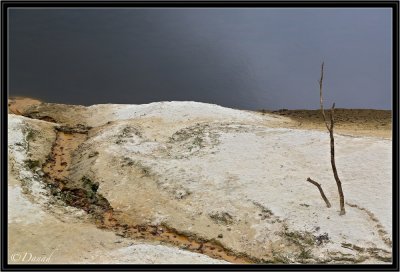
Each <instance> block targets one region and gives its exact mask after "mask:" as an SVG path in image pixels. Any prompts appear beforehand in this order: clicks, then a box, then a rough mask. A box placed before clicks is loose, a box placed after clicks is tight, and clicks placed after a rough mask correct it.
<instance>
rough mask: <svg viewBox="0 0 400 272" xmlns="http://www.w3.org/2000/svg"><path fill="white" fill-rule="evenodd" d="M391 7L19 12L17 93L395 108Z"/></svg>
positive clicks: (13, 13) (83, 100)
mask: <svg viewBox="0 0 400 272" xmlns="http://www.w3.org/2000/svg"><path fill="white" fill-rule="evenodd" d="M391 20H392V18H391V10H390V9H383V8H380V9H372V8H364V9H340V8H337V9H304V8H303V9H287V8H285V9H276V8H265V9H262V8H257V9H250V8H246V9H238V8H236V9H228V8H226V9H187V8H185V9H183V8H180V9H161V8H160V9H12V10H10V13H9V48H10V50H9V60H10V70H9V73H10V77H9V78H10V85H9V94H10V95H26V96H33V97H37V98H41V99H44V100H46V101H50V102H60V103H74V104H86V105H89V104H98V103H129V104H140V103H148V102H153V101H165V100H194V101H201V102H209V103H216V104H220V105H224V106H229V107H236V108H246V109H259V108H269V109H277V108H292V109H294V108H317V107H318V106H319V97H318V84H317V79H318V77H319V69H320V63H321V61H322V60H324V61H325V64H326V78H325V82H324V83H325V100H326V102H327V103H328V102H329V103H330V102H332V101H336V104H337V107H347V108H379V109H390V108H391V88H392V84H391V82H392V69H391V65H392V64H391V60H392V55H391V50H392V40H391V33H392V27H391Z"/></svg>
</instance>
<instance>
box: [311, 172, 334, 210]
mask: <svg viewBox="0 0 400 272" xmlns="http://www.w3.org/2000/svg"><path fill="white" fill-rule="evenodd" d="M307 181H308V182H310V183H312V184H314V185H315V186H317V188H318V190H319V192H320V194H321V197H322V199H323V200H324V201H325V204H326V206H327V207H328V208H330V207H331V203H330V202H329V200H328V198H327V197H326V196H325V194H324V191H323V190H322V187H321V184H319V183H318V182H316V181H314V180H312V179H310V178H307Z"/></svg>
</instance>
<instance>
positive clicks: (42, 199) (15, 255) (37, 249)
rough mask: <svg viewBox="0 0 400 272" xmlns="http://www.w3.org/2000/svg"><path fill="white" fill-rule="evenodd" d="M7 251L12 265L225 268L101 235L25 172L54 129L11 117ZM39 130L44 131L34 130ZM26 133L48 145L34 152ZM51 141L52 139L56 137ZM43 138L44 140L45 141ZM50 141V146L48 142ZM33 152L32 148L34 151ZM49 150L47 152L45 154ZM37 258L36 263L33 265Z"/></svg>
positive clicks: (183, 253)
mask: <svg viewBox="0 0 400 272" xmlns="http://www.w3.org/2000/svg"><path fill="white" fill-rule="evenodd" d="M8 119H9V121H8V136H9V143H8V145H9V153H8V155H9V165H8V167H9V176H8V235H9V240H8V245H9V247H8V249H9V251H8V252H9V260H8V261H9V263H10V264H12V263H23V264H26V263H64V264H74V263H119V264H154V263H165V264H173V263H181V264H185V263H187V264H191V263H205V264H223V263H227V262H224V261H220V260H215V259H212V258H210V257H208V256H205V255H201V254H196V253H192V252H189V251H183V250H180V249H176V248H173V247H169V246H165V245H157V244H150V243H146V244H143V243H140V242H137V241H133V240H131V239H125V238H121V237H119V236H117V235H115V233H113V232H110V231H106V230H100V229H98V228H96V227H95V226H94V225H93V224H91V223H89V220H88V217H87V215H86V214H85V213H84V212H83V211H81V210H78V209H75V208H72V207H66V206H65V205H63V203H62V202H57V201H56V200H54V199H51V198H50V197H49V195H48V192H47V191H46V190H45V188H44V186H43V182H42V180H41V178H40V175H38V174H37V173H33V172H32V171H30V169H28V168H26V167H25V163H24V161H25V160H26V159H28V158H34V159H41V160H42V161H43V160H44V157H43V158H40V157H38V156H37V155H38V154H40V153H43V150H40V149H44V151H45V152H44V153H46V154H48V152H49V151H50V148H51V143H52V140H54V139H52V138H53V137H54V136H55V135H53V134H54V131H53V128H52V127H53V126H54V125H53V124H50V123H47V122H44V121H38V120H32V119H28V118H25V117H21V116H16V115H12V114H10V115H9V116H8ZM38 127H40V128H41V130H35V129H38ZM26 128H30V129H32V130H33V131H36V132H37V136H36V137H37V138H36V141H37V142H40V140H41V139H40V138H42V137H47V143H48V144H46V141H44V142H41V143H40V145H39V146H38V145H36V146H35V147H36V149H35V150H31V152H32V153H35V154H36V156H33V155H29V154H30V153H31V152H29V151H28V148H27V144H26V133H24V131H25V130H26ZM52 136H53V137H52ZM43 139H44V138H42V141H43ZM49 140H50V141H49ZM30 149H32V147H31V148H30ZM46 149H47V150H46ZM35 259H36V260H35Z"/></svg>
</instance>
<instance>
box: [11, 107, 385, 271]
mask: <svg viewBox="0 0 400 272" xmlns="http://www.w3.org/2000/svg"><path fill="white" fill-rule="evenodd" d="M83 110H84V114H83V115H84V116H85V118H84V119H74V120H71V123H85V124H89V125H91V126H94V127H96V126H99V127H97V128H94V129H93V130H92V131H91V133H90V138H89V140H88V141H87V142H86V143H84V144H83V145H81V146H80V148H79V149H78V151H77V152H76V154H75V156H74V167H73V169H71V170H72V175H71V177H72V178H73V179H80V178H81V177H82V176H83V175H85V176H87V177H90V178H91V179H92V180H96V181H99V182H100V188H99V192H100V193H101V194H102V195H103V196H104V197H106V198H107V199H108V201H109V202H110V203H111V205H112V206H113V208H114V209H115V210H116V211H118V212H120V213H121V214H122V215H123V216H121V218H125V219H126V220H127V221H129V220H131V221H132V222H135V223H143V222H147V223H150V222H151V223H158V224H159V223H164V224H166V225H169V226H171V227H174V228H176V229H178V230H180V231H186V232H190V233H192V234H195V235H196V236H199V237H203V238H206V239H217V240H219V241H220V242H221V243H222V244H223V245H225V246H226V247H228V248H231V249H233V250H235V251H237V252H246V253H248V254H249V255H250V256H254V257H257V258H268V257H271V256H273V255H274V254H278V255H279V256H280V257H282V258H285V259H287V260H288V261H290V262H298V261H299V256H298V252H296V250H298V248H297V249H296V248H294V247H292V245H291V244H290V241H289V244H288V241H287V237H285V235H283V234H282V233H283V232H284V230H285V229H286V232H292V233H294V232H296V233H302V234H304V233H310V234H312V235H314V236H319V235H322V234H325V233H327V234H328V236H329V241H328V242H327V243H323V244H322V245H319V246H313V247H312V248H310V250H311V251H310V253H311V254H312V257H309V259H311V261H314V262H319V261H329V260H331V259H332V256H341V257H346V258H350V259H351V258H353V259H357V258H359V257H360V256H366V257H367V259H366V260H365V261H364V262H369V263H379V262H380V261H379V260H376V259H374V258H373V257H371V256H369V255H368V253H367V251H368V249H374V250H378V251H381V250H384V251H389V252H391V246H389V245H388V243H387V241H388V240H391V237H392V224H391V222H392V208H391V201H392V174H391V173H392V168H391V167H392V166H391V165H392V161H391V144H392V142H391V141H390V140H383V139H379V138H373V137H351V136H340V135H336V136H335V140H336V162H337V167H338V172H339V177H340V178H341V180H342V182H343V189H344V193H345V199H346V202H347V203H348V204H350V205H346V212H347V213H346V215H345V216H339V213H338V208H339V207H338V206H339V200H338V197H337V188H336V184H335V180H334V178H333V175H332V170H331V168H330V154H329V135H328V134H327V133H324V132H318V131H309V130H307V131H306V130H296V129H285V128H277V127H276V123H277V122H284V120H285V119H284V118H281V117H275V116H272V115H268V114H267V115H264V116H261V115H258V114H255V113H250V112H244V111H239V110H233V109H227V108H223V107H220V106H216V105H210V104H204V103H196V102H160V103H151V104H146V105H111V104H110V105H96V106H91V107H88V108H83ZM78 113H79V112H78ZM78 113H77V114H78ZM65 118H66V117H65ZM107 122H109V123H107ZM31 123H32V124H36V125H39V124H40V126H42V127H46V128H47V131H45V129H44V128H42V130H41V131H40V133H39V134H46V136H47V137H49V138H51V136H50V135H52V133H53V132H51V129H50V127H51V126H52V124H50V123H47V122H44V121H36V120H30V119H26V118H23V117H19V116H14V115H9V139H10V140H9V148H10V150H12V151H10V152H9V155H10V158H11V161H13V160H15V164H16V165H17V166H16V169H17V170H16V174H15V179H16V181H15V182H12V184H10V183H9V186H11V187H10V188H9V193H11V194H15V197H13V198H11V197H10V198H9V199H10V200H9V201H15V202H16V203H15V204H13V203H12V202H10V203H9V209H10V211H9V214H10V217H9V220H10V221H11V222H10V223H9V229H10V233H11V232H12V231H13V229H14V231H15V229H18V230H19V232H18V235H19V236H24V235H25V236H26V235H27V233H28V232H27V233H24V231H23V230H26V228H25V227H24V228H23V229H21V228H22V227H21V226H22V225H23V224H21V217H24V216H25V217H27V218H26V220H25V219H24V220H23V221H26V222H30V225H31V226H35V227H33V229H35V228H39V226H40V227H41V228H43V224H46V223H45V222H47V221H46V220H44V219H43V218H42V216H43V217H51V218H52V220H58V221H57V222H58V223H57V224H54V223H52V224H51V225H57V226H58V224H60V226H61V225H63V224H67V225H70V224H72V225H74V226H75V228H76V229H77V231H76V232H75V234H76V233H78V232H80V234H79V235H77V237H78V238H79V239H81V238H83V237H85V238H86V239H87V237H86V232H85V231H80V228H81V227H80V226H81V225H82V226H83V225H84V226H85V227H82V229H85V228H90V232H93V233H96V235H92V239H94V240H95V241H102V240H101V239H105V240H106V241H105V242H103V243H108V244H113V242H111V241H112V240H113V239H117V238H116V237H117V236H113V235H114V234H112V233H109V232H106V231H103V230H99V229H96V228H95V227H94V226H89V225H88V223H87V221H85V215H83V214H79V212H78V211H75V212H70V213H69V214H70V215H69V216H70V217H71V216H73V217H74V218H75V219H74V222H69V221H67V222H62V221H60V220H61V219H60V218H62V216H63V213H62V212H58V214H59V215H58V216H56V218H54V216H55V215H54V214H57V212H50V211H51V210H60V209H67V208H65V207H61V206H62V205H61V204H58V206H57V205H50V206H49V205H47V206H46V208H43V204H41V202H39V201H36V202H35V201H33V202H31V203H33V204H31V205H28V204H29V202H26V201H28V200H26V199H25V195H22V194H20V191H21V189H19V187H18V186H19V185H18V184H19V180H21V179H23V178H24V177H25V176H26V175H28V176H29V175H31V174H32V173H25V172H26V171H25V170H24V168H23V166H22V165H21V161H23V160H24V158H26V157H25V156H27V155H26V153H24V152H26V151H24V150H23V149H22V147H21V146H16V145H15V144H16V143H23V142H24V136H23V133H22V132H21V131H22V129H23V127H24V126H26V125H27V124H31ZM53 137H54V136H53ZM51 143H52V141H51V142H50V143H49V144H50V145H51ZM42 146H43V147H42V149H43V150H42V151H41V152H42V153H43V154H47V153H46V152H49V150H48V149H49V146H46V145H44V144H42ZM95 151H97V152H98V155H97V156H95V157H92V158H91V159H89V158H88V154H93V152H95ZM32 153H34V152H32ZM43 157H45V156H43ZM11 164H12V163H11ZM9 167H10V164H9ZM307 177H311V178H312V179H314V180H316V181H318V182H319V183H321V184H322V187H323V189H324V191H325V193H326V195H327V197H328V198H329V199H330V202H331V204H332V208H330V209H328V208H326V206H325V204H324V202H323V200H322V199H321V197H320V195H319V192H318V190H317V188H316V187H315V186H314V185H312V184H310V183H308V182H306V178H307ZM38 183H39V184H40V179H39V180H38ZM13 186H14V187H13ZM18 190H19V191H18ZM31 194H33V195H34V193H31ZM28 195H29V194H28ZM13 199H14V200H13ZM30 201H32V200H30ZM17 203H19V204H17ZM23 203H25V204H23ZM17 205H22V206H23V207H25V208H18V209H16V210H15V209H14V210H13V207H18V206H17ZM355 205H357V207H356V206H355ZM53 206H54V208H53ZM28 207H29V208H28ZM32 209H38V211H39V210H40V211H42V212H36V213H34V215H32V213H33V211H32ZM69 209H70V208H69ZM17 210H18V211H17ZM21 210H22V211H21ZM49 210H50V211H49ZM65 214H67V215H68V213H67V212H65ZM71 214H72V215H71ZM28 217H29V218H28ZM221 217H225V219H227V220H216V219H215V218H221ZM18 220H19V221H18ZM78 226H79V227H78ZM61 228H62V227H60V229H61ZM65 228H66V229H67V228H68V227H67V226H66V227H65ZM54 229H55V228H54ZM78 230H79V231H78ZM62 233H63V234H64V235H66V236H71V234H68V233H69V232H65V233H64V232H62ZM219 234H223V238H217V236H218V235H219ZM10 236H11V235H10ZM19 236H18V237H19ZM18 237H17V236H14V241H15V242H12V243H9V244H10V246H11V245H13V246H15V245H19V246H21V245H22V244H21V242H20V241H21V240H19V238H18ZM93 237H95V238H93ZM103 237H107V238H103ZM41 238H43V237H41ZM78 238H77V239H78ZM24 239H25V241H29V239H28V238H27V237H25V238H24ZM35 239H36V240H34V241H37V240H38V239H37V238H35ZM58 239H60V241H61V242H60V244H63V241H64V240H65V238H64V239H63V238H58ZM69 239H70V237H68V241H70V240H69ZM96 239H97V240H96ZM118 239H120V237H118ZM55 241H57V240H55ZM75 241H76V240H71V241H70V243H68V245H71V248H70V251H72V250H75V252H73V253H71V252H70V253H69V254H70V255H71V257H70V260H68V261H69V262H71V263H73V262H90V261H93V262H99V263H101V262H103V259H102V258H101V257H100V256H107V258H106V261H105V262H115V263H121V262H122V263H124V262H125V263H129V262H132V263H135V262H143V261H144V260H145V262H146V263H147V262H148V263H163V262H168V261H170V262H171V263H173V262H178V263H180V262H183V263H185V262H202V263H206V262H214V261H215V260H213V259H211V258H208V257H206V256H201V255H199V254H194V253H190V252H186V251H182V250H178V249H172V248H170V247H165V246H160V245H144V244H141V245H130V246H129V244H128V243H125V244H123V243H121V245H119V244H117V246H115V245H114V247H112V246H109V247H106V249H104V250H103V249H102V248H101V247H97V248H96V246H94V247H95V248H96V249H95V250H91V253H87V252H86V253H83V252H84V251H85V250H87V248H90V246H91V245H92V247H93V244H96V242H88V243H85V246H84V248H81V249H78V250H77V249H72V248H73V246H72V245H73V244H74V243H75ZM90 241H91V240H90ZM385 241H386V243H385ZM29 243H31V242H29ZM76 243H78V242H77V241H76ZM79 244H81V243H79ZM122 244H123V246H122ZM343 244H352V245H356V246H357V247H359V248H362V249H363V252H362V253H360V252H359V251H357V250H354V249H349V248H346V247H344V246H343ZM44 245H45V244H43V246H44ZM81 251H82V252H81ZM150 251H151V252H153V253H154V255H151V254H149V252H150ZM94 252H95V253H94ZM164 252H167V253H168V254H170V255H171V256H175V257H176V258H169V257H168V254H163V253H164ZM67 255H68V254H67ZM128 256H129V257H128ZM144 256H147V257H146V259H145V258H144ZM77 258H80V260H78V259H77ZM82 258H84V259H82ZM85 258H86V259H85ZM64 261H65V259H64ZM338 262H339V263H340V261H338ZM350 262H351V261H350Z"/></svg>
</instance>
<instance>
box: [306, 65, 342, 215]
mask: <svg viewBox="0 0 400 272" xmlns="http://www.w3.org/2000/svg"><path fill="white" fill-rule="evenodd" d="M323 80H324V63H323V62H322V65H321V78H320V80H319V97H320V106H321V113H322V117H323V118H324V122H325V126H326V128H327V129H328V131H329V136H330V139H331V165H332V171H333V176H334V177H335V181H336V185H337V187H338V192H339V199H340V215H344V214H346V211H345V208H344V195H343V189H342V182H341V181H340V179H339V176H338V173H337V169H336V162H335V138H334V137H333V127H334V123H335V119H334V115H335V103H333V105H332V108H331V114H330V125H329V123H328V121H327V119H326V115H325V111H324V103H323V99H322V86H323V85H322V83H323ZM310 180H311V179H310V178H308V179H307V181H310ZM315 183H316V182H315ZM313 184H314V183H313ZM317 184H318V183H317ZM314 185H316V184H314ZM317 187H318V186H317ZM320 188H321V187H318V189H320ZM320 192H321V196H322V198H324V196H323V191H322V188H321V189H320ZM325 198H326V197H325ZM325 198H324V200H325ZM325 202H326V201H325ZM327 206H328V204H327Z"/></svg>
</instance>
